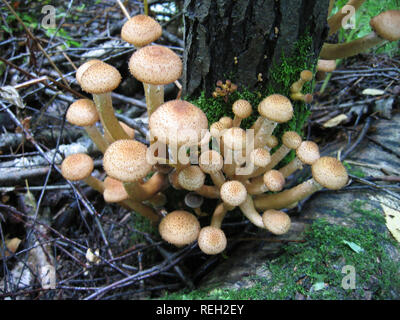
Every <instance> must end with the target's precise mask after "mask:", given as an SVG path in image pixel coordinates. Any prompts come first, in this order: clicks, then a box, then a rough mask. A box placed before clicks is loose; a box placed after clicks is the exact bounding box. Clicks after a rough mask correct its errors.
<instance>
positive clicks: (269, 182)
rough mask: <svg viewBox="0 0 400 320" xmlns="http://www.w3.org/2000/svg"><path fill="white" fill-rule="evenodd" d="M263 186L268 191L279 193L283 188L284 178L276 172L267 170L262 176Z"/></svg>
mask: <svg viewBox="0 0 400 320" xmlns="http://www.w3.org/2000/svg"><path fill="white" fill-rule="evenodd" d="M263 181H264V184H265V185H266V186H267V188H268V190H269V191H274V192H277V191H281V190H282V189H283V187H284V186H285V177H284V176H283V174H282V173H280V172H279V171H278V170H269V171H267V172H266V173H265V174H264V176H263Z"/></svg>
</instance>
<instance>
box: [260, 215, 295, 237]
mask: <svg viewBox="0 0 400 320" xmlns="http://www.w3.org/2000/svg"><path fill="white" fill-rule="evenodd" d="M262 220H263V223H264V226H265V228H267V230H268V231H270V232H272V233H273V234H276V235H281V234H285V233H286V232H288V231H289V229H290V225H291V222H290V217H289V216H288V215H287V214H286V213H285V212H283V211H278V210H274V209H270V210H267V211H265V212H264V213H263V215H262Z"/></svg>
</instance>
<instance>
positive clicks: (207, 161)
mask: <svg viewBox="0 0 400 320" xmlns="http://www.w3.org/2000/svg"><path fill="white" fill-rule="evenodd" d="M223 165H224V159H223V158H222V156H221V155H220V154H219V153H218V152H217V151H215V150H207V151H204V152H203V153H202V154H201V155H200V157H199V166H200V168H201V170H203V171H204V172H205V173H213V172H217V171H219V170H221V169H222V167H223Z"/></svg>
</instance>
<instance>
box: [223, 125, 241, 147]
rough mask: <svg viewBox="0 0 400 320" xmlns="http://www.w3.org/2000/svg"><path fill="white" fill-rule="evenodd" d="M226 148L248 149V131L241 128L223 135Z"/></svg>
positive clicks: (230, 130) (233, 129) (226, 131)
mask: <svg viewBox="0 0 400 320" xmlns="http://www.w3.org/2000/svg"><path fill="white" fill-rule="evenodd" d="M222 139H223V141H224V146H225V147H227V148H228V149H231V150H243V149H244V148H246V131H244V130H243V129H242V128H239V127H233V128H229V129H227V130H225V132H224V133H223V135H222Z"/></svg>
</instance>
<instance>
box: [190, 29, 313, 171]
mask: <svg viewBox="0 0 400 320" xmlns="http://www.w3.org/2000/svg"><path fill="white" fill-rule="evenodd" d="M311 45H312V38H311V37H309V36H305V37H303V38H301V39H300V40H299V41H298V42H297V43H296V45H295V48H294V53H293V55H291V56H290V57H286V56H285V54H284V53H283V52H282V56H281V61H280V62H279V63H277V64H274V65H273V66H272V67H271V69H270V72H269V76H268V77H269V79H268V80H267V81H266V82H265V83H266V85H265V86H264V87H263V88H262V89H259V90H255V91H251V90H249V89H248V88H239V89H238V90H237V91H236V92H234V93H232V94H231V95H230V96H229V99H228V102H227V103H226V102H225V101H224V99H223V98H222V97H219V98H212V97H206V95H205V93H204V92H203V93H201V95H200V96H199V97H197V98H188V97H186V100H188V101H190V102H191V103H193V104H194V105H196V106H197V107H199V108H200V109H202V110H203V111H204V113H205V114H206V116H207V118H208V121H209V123H210V124H212V123H214V122H216V121H218V120H219V119H220V118H221V117H223V116H229V117H232V118H233V113H232V104H233V103H234V102H235V101H236V100H238V99H245V100H247V101H249V102H250V103H251V105H252V106H253V110H254V112H253V114H252V116H251V117H249V118H248V119H246V120H244V121H243V122H242V127H243V128H245V129H247V128H249V127H250V126H251V125H252V124H253V123H254V121H255V120H256V119H257V117H258V111H257V107H258V104H259V103H260V102H261V100H262V99H264V98H265V97H267V96H269V95H271V94H274V93H279V94H282V95H284V96H287V97H289V95H290V86H291V85H292V84H293V83H294V82H295V81H297V80H298V79H299V77H300V73H301V71H303V70H306V69H308V70H314V68H315V66H314V64H313V63H314V62H315V61H314V58H313V50H312V47H311ZM228 78H229V79H231V80H232V81H233V82H234V83H235V78H236V76H235V75H229V77H228ZM221 80H224V79H221ZM313 86H314V83H306V84H305V86H304V88H303V90H302V92H303V93H311V92H312V91H313ZM293 108H294V116H293V118H292V120H290V121H289V122H288V123H285V124H282V125H279V126H278V127H277V128H276V130H275V131H274V134H275V135H276V136H277V137H278V138H279V139H280V138H281V136H282V135H283V133H284V132H285V131H288V130H292V131H296V132H297V133H299V134H300V135H303V128H304V124H305V123H306V121H307V119H308V117H309V115H310V110H309V108H308V107H307V105H306V104H305V103H303V102H301V101H293ZM293 158H294V152H292V153H290V154H289V156H287V157H286V159H285V160H284V161H282V162H281V165H285V164H286V163H287V162H289V161H290V160H292V159H293Z"/></svg>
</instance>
